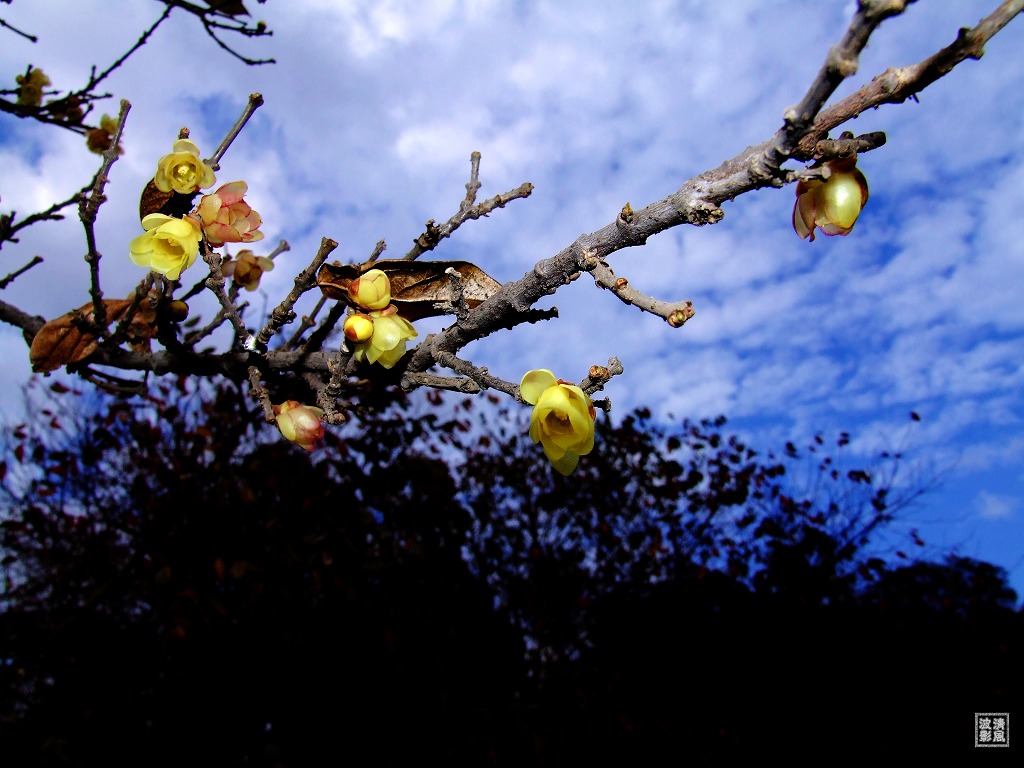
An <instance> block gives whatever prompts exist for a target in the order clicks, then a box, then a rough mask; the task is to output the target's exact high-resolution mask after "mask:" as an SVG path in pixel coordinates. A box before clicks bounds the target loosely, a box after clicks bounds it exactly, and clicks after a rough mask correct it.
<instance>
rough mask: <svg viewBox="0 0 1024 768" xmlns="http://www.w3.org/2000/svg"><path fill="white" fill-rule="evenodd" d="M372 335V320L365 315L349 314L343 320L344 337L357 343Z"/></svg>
mask: <svg viewBox="0 0 1024 768" xmlns="http://www.w3.org/2000/svg"><path fill="white" fill-rule="evenodd" d="M371 336H373V320H372V319H371V318H369V317H367V316H366V315H362V314H356V315H349V316H348V318H347V319H346V320H345V338H346V339H348V340H349V341H354V342H356V343H359V342H361V341H366V340H367V339H369V338H370V337H371Z"/></svg>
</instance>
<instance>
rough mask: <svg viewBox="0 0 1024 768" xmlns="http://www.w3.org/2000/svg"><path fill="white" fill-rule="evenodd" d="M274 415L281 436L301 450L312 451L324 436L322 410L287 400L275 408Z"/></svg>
mask: <svg viewBox="0 0 1024 768" xmlns="http://www.w3.org/2000/svg"><path fill="white" fill-rule="evenodd" d="M274 414H275V415H276V416H277V428H278V429H279V430H281V434H282V435H284V436H285V437H286V438H288V439H289V440H291V441H292V442H293V443H295V444H296V445H297V446H299V447H300V448H304V449H305V450H307V451H312V450H313V449H314V448H315V447H316V441H317V440H319V439H320V438H322V437H323V436H324V425H323V423H322V422H321V421H320V417H321V416H323V415H324V412H323V409H322V408H314V407H313V406H311V405H302V404H301V403H299V402H298V401H297V400H286V401H285V402H283V403H281V405H275V406H274Z"/></svg>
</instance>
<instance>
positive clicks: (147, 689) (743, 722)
mask: <svg viewBox="0 0 1024 768" xmlns="http://www.w3.org/2000/svg"><path fill="white" fill-rule="evenodd" d="M81 402H82V401H81V400H76V399H74V398H72V397H71V393H67V394H63V395H58V396H56V403H55V404H54V405H53V406H52V407H51V409H50V414H51V416H50V418H51V421H50V422H49V423H48V424H42V423H41V424H39V425H37V426H36V427H35V428H34V429H33V428H30V427H28V426H25V427H22V428H20V429H19V430H18V431H17V432H16V433H15V434H14V435H13V436H12V438H11V439H12V444H11V445H10V446H9V451H8V454H7V457H6V460H5V462H4V464H3V467H4V481H3V485H4V489H5V491H6V493H7V502H6V511H5V512H4V515H3V521H2V531H3V549H4V552H5V560H4V566H5V578H6V589H5V595H4V611H3V614H2V617H0V621H2V624H3V633H2V636H3V637H4V645H5V647H4V650H3V654H4V659H5V664H4V666H3V675H4V687H3V694H4V700H5V706H4V710H5V713H6V714H5V716H4V718H3V721H2V727H3V734H4V742H5V745H6V747H5V749H6V751H7V754H8V755H11V756H12V759H14V760H15V761H16V762H18V763H19V764H23V765H43V764H47V765H49V764H62V763H68V764H78V763H81V762H89V761H92V760H100V759H102V760H103V761H104V762H105V763H106V764H120V763H122V762H123V763H124V764H129V763H136V764H137V762H138V761H139V760H140V759H144V760H145V761H146V762H148V763H152V764H157V765H161V764H172V763H176V762H180V761H181V760H182V759H186V758H188V756H189V755H194V754H196V750H198V749H200V748H202V749H204V750H205V751H204V754H205V755H207V756H208V758H209V759H211V760H213V759H216V760H217V761H222V762H225V763H227V764H239V765H241V764H250V765H251V764H267V765H277V764H281V765H288V764H294V763H296V762H300V763H301V762H309V761H311V760H314V759H318V758H319V759H322V756H323V755H324V754H327V753H329V752H337V753H339V754H351V755H356V754H366V753H368V752H371V751H372V753H373V754H375V755H376V758H375V759H376V760H377V761H378V762H380V763H381V764H384V765H402V764H407V762H408V760H411V759H419V758H421V757H422V756H423V755H436V756H438V757H439V758H440V759H444V760H447V761H449V762H452V763H456V764H495V765H497V764H506V763H508V762H512V763H515V764H541V763H543V764H553V765H560V764H572V763H574V762H575V761H577V760H581V759H585V758H587V756H590V757H595V758H596V757H597V756H599V755H611V754H616V755H620V756H622V757H623V758H625V757H626V756H627V755H647V756H649V757H650V758H651V759H653V757H654V756H655V755H657V754H659V753H660V751H661V750H671V751H672V752H673V753H678V754H685V755H687V756H689V757H691V758H693V759H694V760H695V761H697V762H700V761H701V760H707V761H719V760H724V759H733V758H737V759H738V758H740V757H742V758H748V757H751V756H753V755H755V754H763V753H764V750H765V749H770V750H787V753H793V751H795V753H806V754H812V753H813V752H814V750H833V749H835V744H836V743H838V742H843V743H844V744H846V746H844V750H846V751H850V750H853V751H854V752H860V753H862V754H863V755H865V756H868V755H877V756H887V755H909V754H918V755H919V754H926V753H928V751H929V750H935V751H941V752H947V751H948V750H953V751H956V749H958V748H959V747H960V746H963V745H968V746H969V745H970V744H971V743H972V742H971V741H970V727H971V724H970V719H969V718H970V716H972V715H973V712H975V711H1006V710H1007V709H1011V708H1012V707H1011V706H1010V705H1011V702H1012V701H1015V700H1016V699H1015V697H1018V696H1019V695H1020V692H1021V691H1020V677H1019V670H1020V652H1021V646H1020V639H1021V635H1020V629H1021V627H1020V622H1021V615H1020V614H1019V613H1017V612H1015V596H1014V595H1013V592H1012V590H1009V589H1008V587H1007V586H1006V582H1005V573H1004V572H1002V571H1001V570H1000V569H998V568H996V567H994V566H990V565H988V564H984V563H978V562H975V561H971V560H969V559H965V558H950V559H948V560H946V561H945V562H944V563H930V562H927V561H924V560H917V559H915V560H913V561H908V562H907V564H906V565H895V566H894V565H892V564H890V561H889V560H888V559H883V558H881V557H879V556H878V552H877V550H878V545H879V543H882V544H883V545H884V544H887V543H888V544H893V542H892V541H889V542H886V540H885V538H884V533H885V529H886V524H887V522H888V521H890V520H891V518H892V514H893V509H894V508H893V507H892V506H890V504H898V503H900V494H903V495H904V496H903V498H904V499H906V498H909V497H908V496H907V494H908V493H909V494H912V491H913V489H903V490H901V489H900V488H898V487H885V486H884V485H883V484H881V481H880V479H881V478H884V477H887V475H886V473H885V472H884V467H883V466H882V465H878V466H874V467H867V468H855V467H851V468H850V469H848V470H846V471H845V472H835V473H833V469H834V468H835V467H836V466H839V465H840V464H841V463H842V460H841V456H840V455H839V454H835V455H828V456H826V453H828V454H832V452H831V451H828V452H826V451H825V450H824V447H825V441H823V440H822V441H821V442H820V443H819V442H814V443H813V444H812V446H811V447H813V448H814V452H813V453H807V452H806V451H804V450H798V449H796V447H795V446H788V447H787V450H785V451H783V452H782V454H781V455H779V456H775V455H772V454H770V453H764V454H761V453H759V452H757V451H755V450H754V449H753V448H751V447H750V446H748V445H746V444H745V443H744V442H743V441H741V440H740V439H739V438H737V437H736V436H732V435H729V434H728V433H726V432H724V431H723V428H724V427H725V426H726V425H725V422H724V420H718V421H715V422H706V423H703V424H691V423H688V422H683V423H681V424H680V425H678V426H677V427H675V428H665V427H661V426H658V425H656V424H654V423H652V422H651V420H650V418H649V415H648V414H646V413H645V412H643V411H641V412H637V413H634V414H633V415H631V416H630V417H628V418H626V419H624V420H623V421H622V423H621V424H619V425H618V426H615V425H612V424H611V423H610V421H609V420H607V419H601V420H599V425H598V429H599V431H600V432H601V433H602V436H603V437H605V438H607V442H608V445H609V446H614V449H613V450H610V451H604V452H601V453H600V454H595V455H594V456H593V457H588V461H587V462H585V463H583V464H581V466H580V469H579V474H578V475H577V476H576V477H574V478H573V480H572V481H569V480H566V479H562V478H560V477H559V476H558V475H557V474H556V473H555V472H554V470H553V468H551V467H549V466H546V465H542V464H538V463H537V462H536V460H535V457H533V456H532V451H533V446H532V443H530V441H529V440H527V439H525V437H524V436H523V435H522V430H521V423H519V422H518V421H517V419H516V418H515V416H514V414H511V413H508V412H506V411H504V410H501V409H499V408H498V407H496V406H495V405H494V404H485V405H481V404H480V402H479V401H473V400H465V401H458V402H451V401H445V400H443V399H441V398H436V399H435V403H434V405H433V406H431V407H430V408H424V407H423V406H422V405H420V406H413V405H411V404H410V403H407V402H404V401H401V400H400V401H398V402H395V403H393V404H391V405H390V406H386V407H382V408H381V409H379V410H375V411H372V412H368V413H367V416H366V418H365V419H364V420H360V421H358V422H355V421H353V422H351V423H349V424H348V425H346V427H345V428H344V429H343V430H339V431H337V432H333V433H329V435H328V437H327V443H326V445H325V446H324V449H323V450H322V451H320V452H318V453H315V454H307V453H305V452H302V451H298V450H295V449H294V447H292V446H290V445H288V444H287V443H285V442H282V441H269V442H268V441H266V440H265V439H262V438H261V436H260V435H259V434H258V433H255V432H254V430H253V427H252V426H251V425H252V422H251V420H250V419H248V418H246V417H245V416H246V415H245V414H243V413H240V408H241V407H243V406H242V405H241V404H242V403H244V400H243V399H242V398H239V397H238V396H237V391H236V390H234V389H233V388H230V387H223V388H220V389H219V390H217V391H212V390H207V389H201V388H196V387H194V385H191V384H189V383H188V381H187V380H185V379H181V380H179V381H178V382H177V383H176V384H174V385H171V384H167V385H164V387H163V391H162V392H161V393H160V396H159V397H154V398H153V399H152V400H150V401H148V402H146V403H135V404H132V403H129V402H126V401H123V400H117V401H104V402H103V403H102V407H99V408H96V409H95V410H93V411H92V412H91V413H83V412H82V411H81V410H79V406H80V403H81ZM61 403H63V404H64V407H63V408H62V407H61ZM381 405H382V406H384V404H381ZM417 411H418V412H417ZM847 439H848V438H847V437H846V436H844V435H841V436H840V438H839V439H838V440H837V444H836V446H835V447H836V449H837V450H839V451H841V449H842V448H843V446H844V444H845V442H846V441H847ZM807 456H812V457H813V458H814V461H815V462H816V463H817V466H819V467H821V469H820V473H821V478H820V479H821V483H816V484H815V485H816V486H817V487H816V488H815V489H813V490H814V494H813V495H807V494H803V495H801V489H800V488H798V487H794V486H795V485H797V483H796V482H795V481H793V480H791V477H790V475H791V470H792V469H793V468H794V467H795V466H797V464H798V463H799V462H802V461H803V460H804V458H806V457H807ZM888 460H889V461H898V460H899V459H898V458H894V457H891V456H890V457H889V459H888ZM851 478H852V479H851ZM851 484H852V485H853V486H854V487H856V488H857V489H858V490H860V489H861V488H862V487H865V488H866V489H867V492H865V493H861V494H860V495H859V496H854V495H851V494H850V493H849V492H848V491H849V488H850V487H851ZM829 486H830V487H831V488H832V491H833V492H829V493H825V494H822V493H821V489H822V488H826V487H829ZM803 490H804V491H806V490H808V489H807V488H804V489H803ZM839 497H842V498H846V499H854V498H860V499H862V504H861V506H859V507H858V506H855V505H851V506H850V507H847V508H845V509H842V508H840V509H830V507H829V502H828V501H827V499H829V498H839ZM826 513H827V514H826ZM837 521H856V525H852V526H851V525H848V524H844V525H837ZM880 536H881V538H880ZM896 543H897V544H898V542H896ZM897 560H898V559H897ZM894 692H895V693H898V695H899V700H900V701H901V702H902V704H901V705H900V706H899V707H898V708H897V709H896V710H895V711H893V710H891V708H887V707H888V705H887V703H886V702H887V699H888V697H889V696H891V695H892V694H893V693H894ZM780 698H784V699H785V700H786V701H789V702H792V706H791V707H788V708H787V707H782V706H781V705H780ZM887 712H892V716H893V717H899V718H900V719H901V722H902V723H903V726H901V727H900V728H895V727H892V728H890V727H887V726H885V724H884V723H882V722H880V719H881V720H884V717H885V716H886V713H887ZM965 717H966V718H968V719H967V720H964V718H965ZM794 718H798V719H799V720H800V723H801V725H802V728H795V727H794V724H793V719H794ZM965 722H966V725H965ZM908 724H909V726H912V729H913V733H914V734H915V735H914V736H913V738H911V737H910V736H908V735H907V732H906V730H905V728H904V726H908ZM909 726H908V727H909ZM965 729H966V730H965ZM954 737H957V738H954ZM854 739H856V740H857V741H856V743H852V744H851V743H849V740H854ZM961 742H962V744H961ZM202 745H205V746H202ZM211 750H212V751H211Z"/></svg>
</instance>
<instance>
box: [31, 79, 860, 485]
mask: <svg viewBox="0 0 1024 768" xmlns="http://www.w3.org/2000/svg"><path fill="white" fill-rule="evenodd" d="M30 74H31V73H30ZM45 84H47V83H43V82H42V78H35V79H34V81H33V82H26V83H25V85H23V87H26V86H27V87H30V88H31V87H38V88H39V89H40V90H41V88H42V87H43V86H44V85H45ZM108 146H109V144H108ZM856 163H857V160H856V158H855V157H854V158H848V159H843V160H833V161H831V162H829V163H828V164H827V173H826V176H825V178H824V179H821V180H819V179H814V180H811V181H800V182H799V183H798V184H797V187H796V195H797V200H796V204H795V205H794V207H793V228H794V229H795V230H796V232H797V234H798V235H800V237H801V238H805V239H806V238H809V239H810V240H814V232H815V229H820V230H821V231H822V232H823V233H824V234H826V235H845V234H848V233H849V232H850V231H851V230H852V229H853V225H854V223H855V222H856V221H857V217H858V216H859V215H860V211H861V209H862V208H863V207H864V204H865V203H866V202H867V200H868V185H867V180H866V179H865V178H864V174H863V173H861V172H860V170H858V169H857V167H856ZM215 181H216V178H215V176H214V172H213V169H212V168H210V167H209V166H208V165H206V164H205V163H204V162H203V161H202V160H201V159H200V157H199V148H198V147H197V146H196V145H195V144H194V143H192V142H191V141H190V140H188V139H179V140H178V141H176V142H175V143H174V147H173V151H172V152H171V153H170V154H168V155H165V156H164V157H162V158H161V159H160V162H159V163H158V164H157V171H156V174H155V175H154V177H153V183H154V184H155V186H156V187H157V189H159V190H160V191H161V192H165V193H166V192H175V193H177V194H180V195H194V194H195V193H196V192H197V191H198V190H199V189H205V188H208V187H212V186H213V184H214V183H215ZM247 189H248V188H247V186H246V183H245V182H244V181H233V182H231V183H229V184H224V185H223V186H221V187H220V188H219V189H218V190H217V191H216V192H214V193H212V194H208V195H204V196H203V197H202V199H201V200H200V201H199V204H198V205H197V206H196V207H195V209H194V210H193V211H192V213H190V214H189V215H187V216H183V217H181V218H180V219H176V218H174V217H172V216H167V215H164V214H161V213H151V214H149V215H147V216H146V217H145V218H143V220H142V226H143V229H145V230H146V231H145V233H144V234H142V235H140V236H138V237H136V238H135V239H134V240H132V242H131V245H130V248H129V250H130V255H131V259H132V261H134V262H135V263H136V264H139V265H141V266H146V267H149V268H150V269H152V270H154V271H156V272H159V273H161V274H163V275H165V276H167V277H168V278H169V279H171V280H177V279H178V278H179V277H180V275H181V272H182V270H184V269H187V268H188V267H189V266H191V265H192V263H193V262H194V261H195V260H196V257H197V255H198V252H199V243H200V241H201V240H202V239H203V238H204V237H205V239H206V242H207V243H209V244H210V245H211V246H219V245H223V244H224V243H237V242H244V243H249V242H255V241H257V240H260V239H262V238H263V233H262V232H260V231H259V228H260V225H261V224H262V220H261V219H260V215H259V214H258V213H256V211H254V210H253V209H252V208H251V207H250V206H249V205H248V203H246V202H245V200H244V199H243V198H244V196H245V193H246V191H247ZM273 266H274V264H273V262H272V261H271V260H270V259H268V258H266V257H263V256H256V255H255V254H254V253H253V252H252V251H250V250H243V251H241V252H240V253H239V254H238V258H237V259H235V260H231V259H230V258H228V259H227V260H225V262H224V264H223V267H222V269H223V273H224V275H226V276H233V277H234V280H235V282H236V283H237V284H239V285H241V286H242V287H244V288H246V289H248V290H250V291H251V290H255V289H256V286H257V285H258V284H259V280H260V277H261V276H262V274H263V273H264V272H267V271H269V270H271V269H272V268H273ZM348 293H349V298H350V300H351V303H352V304H353V305H355V306H356V307H357V309H356V310H354V311H352V312H351V313H350V314H349V316H348V317H347V318H346V320H345V324H344V333H345V338H346V339H347V340H348V341H350V342H352V343H353V344H354V345H355V349H354V351H353V357H355V359H356V360H359V361H364V360H365V361H366V362H368V363H371V364H372V363H378V364H380V365H381V366H383V367H384V368H392V367H394V366H395V365H396V364H397V363H398V361H399V360H401V359H402V356H403V355H404V354H405V352H406V344H407V342H408V340H409V339H413V338H415V337H416V336H417V333H416V329H415V328H413V326H412V323H410V322H409V321H408V320H406V319H405V318H402V317H400V316H399V315H398V308H397V307H396V306H395V305H394V304H392V303H391V281H390V279H389V278H388V276H387V273H385V272H384V271H383V270H380V269H370V270H368V271H367V272H365V273H364V274H363V275H361V276H360V277H358V278H356V279H355V280H353V281H352V282H351V283H350V284H349V288H348ZM519 390H520V394H521V395H522V398H523V400H525V401H526V402H527V403H529V404H531V405H533V413H532V414H531V416H530V438H531V439H532V440H533V442H534V443H540V444H541V446H542V447H543V448H544V454H545V455H546V456H547V457H548V460H549V461H550V462H551V465H552V466H553V467H554V468H555V470H556V471H558V472H559V473H561V474H562V475H566V476H568V475H570V474H572V473H573V472H574V471H575V470H576V467H577V466H578V465H579V461H580V456H585V455H587V454H588V453H590V452H591V451H592V450H593V448H594V421H595V410H594V404H593V402H592V401H591V399H590V397H589V396H588V395H587V394H586V393H585V392H583V390H582V389H580V388H579V387H578V386H576V385H574V384H570V383H569V382H567V381H563V380H561V379H556V378H555V375H554V374H553V373H552V372H551V371H549V370H546V369H541V370H533V371H528V372H527V373H526V375H524V376H523V378H522V381H521V382H520V384H519ZM274 413H275V416H276V421H277V426H278V429H280V431H281V434H282V435H284V436H285V437H286V438H287V439H288V440H291V441H292V442H294V443H295V444H296V445H298V446H300V447H302V448H303V449H305V450H307V451H312V450H313V449H314V448H315V447H316V443H317V441H318V440H320V439H321V438H322V437H323V436H324V427H323V423H322V422H321V417H322V416H323V413H324V412H323V410H322V409H320V408H314V407H312V406H308V405H302V404H300V403H299V402H297V401H295V400H288V401H286V402H284V403H282V404H281V405H275V406H274Z"/></svg>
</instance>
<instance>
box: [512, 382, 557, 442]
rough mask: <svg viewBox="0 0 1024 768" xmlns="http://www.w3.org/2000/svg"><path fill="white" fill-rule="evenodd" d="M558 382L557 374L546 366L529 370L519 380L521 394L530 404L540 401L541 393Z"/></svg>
mask: <svg viewBox="0 0 1024 768" xmlns="http://www.w3.org/2000/svg"><path fill="white" fill-rule="evenodd" d="M557 383H558V382H557V379H555V374H553V373H552V372H551V371H549V370H547V369H546V368H541V369H540V370H536V371H527V372H526V375H525V376H523V380H522V381H521V382H519V394H520V395H522V397H523V400H525V401H526V402H528V403H529V404H530V405H536V404H537V403H538V402H539V401H540V398H541V395H543V394H544V391H545V390H547V389H548V388H549V387H552V386H554V385H555V384H557ZM535 442H536V441H535Z"/></svg>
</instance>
